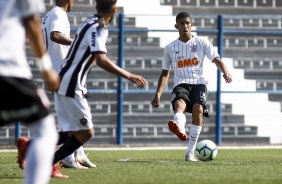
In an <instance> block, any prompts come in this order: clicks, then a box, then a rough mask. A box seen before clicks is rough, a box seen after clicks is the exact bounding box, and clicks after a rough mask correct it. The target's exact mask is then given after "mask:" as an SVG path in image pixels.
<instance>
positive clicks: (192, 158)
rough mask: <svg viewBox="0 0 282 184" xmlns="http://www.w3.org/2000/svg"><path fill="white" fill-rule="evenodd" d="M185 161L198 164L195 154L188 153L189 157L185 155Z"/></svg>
mask: <svg viewBox="0 0 282 184" xmlns="http://www.w3.org/2000/svg"><path fill="white" fill-rule="evenodd" d="M185 161H187V162H197V159H196V158H195V157H194V154H193V153H192V152H188V153H187V155H185Z"/></svg>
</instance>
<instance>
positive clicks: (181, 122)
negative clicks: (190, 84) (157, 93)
mask: <svg viewBox="0 0 282 184" xmlns="http://www.w3.org/2000/svg"><path fill="white" fill-rule="evenodd" d="M188 94H189V92H188V91H187V89H185V86H183V85H178V86H176V87H175V88H174V89H173V92H172V94H171V104H172V106H173V110H174V112H175V113H174V116H173V120H170V121H169V122H168V127H169V129H170V131H171V132H173V133H174V134H175V135H176V136H177V137H178V138H179V139H180V140H182V141H185V140H186V139H187V135H186V132H185V124H186V116H185V114H184V112H185V111H186V108H187V105H186V104H187V101H188Z"/></svg>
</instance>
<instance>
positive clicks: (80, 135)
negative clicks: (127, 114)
mask: <svg viewBox="0 0 282 184" xmlns="http://www.w3.org/2000/svg"><path fill="white" fill-rule="evenodd" d="M116 2H117V0H96V9H97V14H95V15H94V16H92V17H90V18H89V19H87V20H86V21H85V22H84V23H83V24H82V25H81V26H80V27H79V28H78V30H77V33H76V36H75V39H74V41H73V43H72V45H71V47H70V49H69V51H68V54H67V56H66V59H65V61H66V63H65V65H64V66H63V68H62V69H61V70H60V73H59V75H60V77H61V79H62V80H61V84H60V87H59V90H58V91H57V92H55V108H56V113H57V118H58V123H59V126H60V127H61V128H62V131H64V132H69V135H70V137H69V138H68V139H67V140H66V141H65V142H64V144H63V145H62V146H61V147H60V148H59V149H58V150H57V151H56V153H55V158H54V162H53V163H54V164H55V163H57V162H58V161H59V160H61V159H63V158H65V157H66V156H68V155H70V154H71V153H73V152H74V151H75V150H76V149H77V148H79V147H80V146H82V145H83V144H84V143H85V142H87V141H88V140H89V139H90V138H91V137H92V136H93V135H94V129H93V122H92V115H91V111H90V108H89V105H88V102H87V100H86V96H85V95H86V94H87V90H86V88H85V83H86V78H87V74H88V72H89V71H90V69H91V67H92V66H93V64H94V63H95V62H96V64H97V65H98V66H99V67H101V68H103V69H104V70H106V71H108V72H110V73H113V74H116V75H118V76H121V77H124V78H126V79H128V80H130V81H131V82H133V83H134V84H136V85H137V86H138V87H139V88H144V87H145V86H146V80H145V79H144V78H143V77H142V76H139V75H134V74H132V73H130V72H128V71H126V70H124V69H122V68H120V67H118V66H117V65H116V64H114V63H113V62H112V61H111V60H110V59H109V58H108V57H107V55H106V54H107V49H106V40H107V37H108V29H107V25H108V24H109V23H110V22H111V20H112V19H113V17H114V15H115V12H116Z"/></svg>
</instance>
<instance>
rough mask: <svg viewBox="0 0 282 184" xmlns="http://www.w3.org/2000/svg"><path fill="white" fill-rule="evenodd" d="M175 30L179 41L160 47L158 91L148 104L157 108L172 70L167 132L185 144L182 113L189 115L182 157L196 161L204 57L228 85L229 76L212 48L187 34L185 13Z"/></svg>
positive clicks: (205, 113) (188, 24)
mask: <svg viewBox="0 0 282 184" xmlns="http://www.w3.org/2000/svg"><path fill="white" fill-rule="evenodd" d="M175 28H176V29H177V30H178V32H179V38H178V39H176V40H174V41H173V42H171V43H169V44H168V45H166V46H165V48H164V53H163V61H162V69H163V70H162V73H161V75H160V78H159V82H158V88H157V90H156V94H155V97H154V99H153V100H152V102H151V104H152V105H153V106H154V107H158V106H159V105H160V97H161V94H162V92H163V90H164V88H165V86H166V85H167V81H168V79H169V74H170V70H171V68H173V70H174V86H173V91H172V94H171V96H170V98H171V99H170V100H171V104H172V107H173V110H174V112H175V114H174V118H173V120H170V121H169V122H168V126H169V129H170V131H171V132H173V133H174V134H176V135H177V137H178V138H179V139H180V140H182V141H185V140H186V139H187V138H188V136H187V135H186V132H185V124H186V116H185V114H184V113H185V112H189V113H192V125H191V127H190V137H189V143H188V148H187V150H186V154H185V160H186V161H197V160H196V159H195V157H194V149H195V147H196V144H197V140H198V137H199V135H200V132H201V130H202V126H203V116H206V117H208V116H209V115H208V110H207V108H206V105H205V104H206V100H207V94H208V90H207V86H206V83H207V82H206V80H205V78H204V75H203V72H204V71H203V64H204V63H203V61H204V59H205V57H207V58H208V59H209V60H210V61H212V62H213V63H214V64H215V65H216V67H217V68H218V69H219V70H220V71H221V72H222V73H223V78H224V79H225V82H227V83H230V82H231V81H232V77H231V75H230V73H229V72H228V70H227V68H226V66H225V64H224V63H223V61H222V60H221V59H220V56H219V54H218V53H217V51H216V50H215V48H214V47H213V45H212V44H211V43H210V42H209V41H208V40H207V39H205V38H203V37H198V36H194V35H193V34H192V33H191V28H192V19H191V17H190V15H189V14H188V13H187V12H181V13H179V14H178V15H177V16H176V24H175Z"/></svg>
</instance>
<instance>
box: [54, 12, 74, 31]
mask: <svg viewBox="0 0 282 184" xmlns="http://www.w3.org/2000/svg"><path fill="white" fill-rule="evenodd" d="M68 21H69V20H68V17H67V14H66V13H65V12H63V11H54V13H53V14H52V17H51V20H50V23H51V24H50V33H51V32H53V31H58V32H60V33H64V32H65V30H66V23H68Z"/></svg>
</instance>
